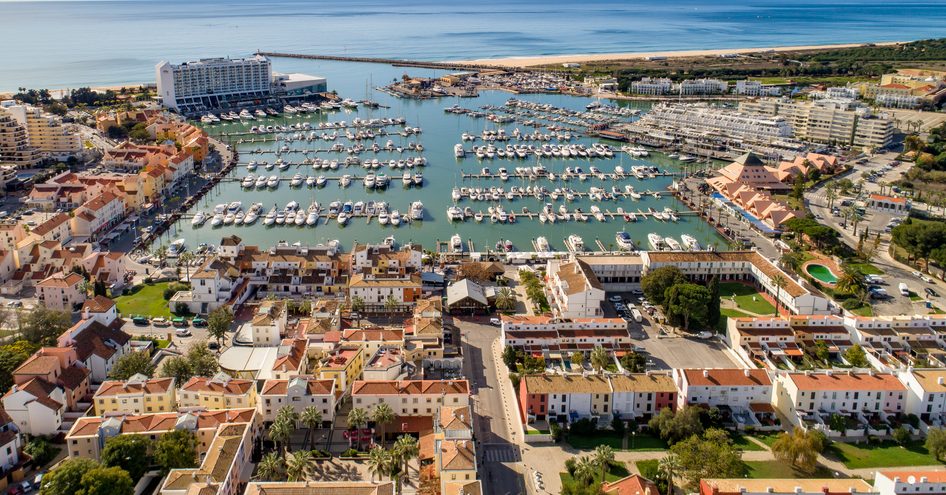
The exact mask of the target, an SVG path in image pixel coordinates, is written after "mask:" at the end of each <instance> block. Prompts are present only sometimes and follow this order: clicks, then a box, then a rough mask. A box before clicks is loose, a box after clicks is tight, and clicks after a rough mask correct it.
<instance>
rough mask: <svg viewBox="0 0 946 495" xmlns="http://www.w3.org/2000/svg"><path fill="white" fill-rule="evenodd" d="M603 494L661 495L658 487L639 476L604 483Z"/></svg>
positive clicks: (602, 485)
mask: <svg viewBox="0 0 946 495" xmlns="http://www.w3.org/2000/svg"><path fill="white" fill-rule="evenodd" d="M601 492H602V493H604V495H660V491H659V490H658V489H657V485H656V484H654V482H653V481H650V480H649V479H647V478H645V477H643V476H641V475H639V474H632V475H630V476H626V477H624V478H621V479H619V480H615V481H607V482H604V483H602V484H601Z"/></svg>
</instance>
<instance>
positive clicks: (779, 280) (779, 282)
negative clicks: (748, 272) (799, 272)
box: [772, 273, 788, 316]
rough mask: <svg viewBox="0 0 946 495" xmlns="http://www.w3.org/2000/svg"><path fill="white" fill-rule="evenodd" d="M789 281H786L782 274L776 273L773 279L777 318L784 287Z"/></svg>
mask: <svg viewBox="0 0 946 495" xmlns="http://www.w3.org/2000/svg"><path fill="white" fill-rule="evenodd" d="M787 283H788V281H787V280H785V277H783V276H782V274H781V273H776V274H775V276H774V277H772V285H774V286H775V316H778V310H779V305H780V304H781V297H782V287H785V284H787Z"/></svg>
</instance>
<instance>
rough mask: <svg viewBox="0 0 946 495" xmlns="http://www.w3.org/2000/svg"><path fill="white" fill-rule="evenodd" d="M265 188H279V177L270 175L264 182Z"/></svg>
mask: <svg viewBox="0 0 946 495" xmlns="http://www.w3.org/2000/svg"><path fill="white" fill-rule="evenodd" d="M266 187H268V188H270V189H276V188H277V187H279V176H278V175H270V176H269V179H267V180H266Z"/></svg>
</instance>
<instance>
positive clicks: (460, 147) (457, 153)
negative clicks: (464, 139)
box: [453, 143, 466, 158]
mask: <svg viewBox="0 0 946 495" xmlns="http://www.w3.org/2000/svg"><path fill="white" fill-rule="evenodd" d="M453 154H454V155H455V156H456V157H457V158H463V155H465V154H466V151H463V145H462V144H460V143H457V144H456V145H455V146H454V147H453Z"/></svg>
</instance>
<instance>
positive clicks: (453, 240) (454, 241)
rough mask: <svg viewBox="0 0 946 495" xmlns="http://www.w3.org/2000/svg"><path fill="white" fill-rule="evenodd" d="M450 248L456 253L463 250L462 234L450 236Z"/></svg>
mask: <svg viewBox="0 0 946 495" xmlns="http://www.w3.org/2000/svg"><path fill="white" fill-rule="evenodd" d="M450 249H452V250H453V252H455V253H460V252H463V239H462V238H461V237H460V234H453V236H452V237H450Z"/></svg>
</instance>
